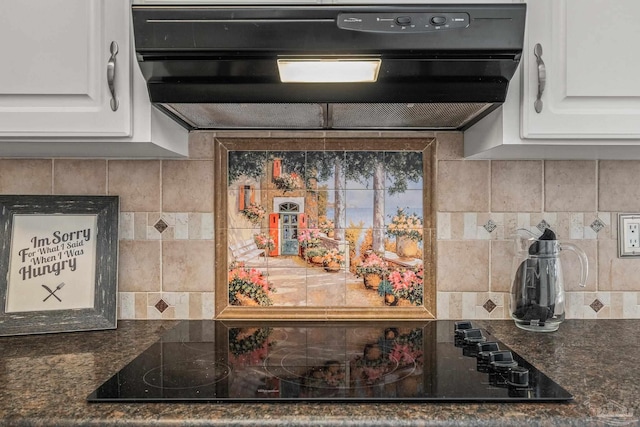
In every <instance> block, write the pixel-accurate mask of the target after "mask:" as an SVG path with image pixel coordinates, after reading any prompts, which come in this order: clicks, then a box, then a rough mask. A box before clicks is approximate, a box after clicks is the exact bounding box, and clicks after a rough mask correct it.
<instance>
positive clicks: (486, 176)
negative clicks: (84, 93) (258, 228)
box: [0, 132, 640, 319]
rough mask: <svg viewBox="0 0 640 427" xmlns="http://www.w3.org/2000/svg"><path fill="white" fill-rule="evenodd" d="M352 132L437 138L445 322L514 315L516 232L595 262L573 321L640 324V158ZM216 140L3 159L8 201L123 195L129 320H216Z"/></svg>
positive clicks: (570, 312) (571, 264) (0, 166)
mask: <svg viewBox="0 0 640 427" xmlns="http://www.w3.org/2000/svg"><path fill="white" fill-rule="evenodd" d="M312 134H313V135H312V136H313V137H315V138H318V137H323V136H324V133H322V135H320V134H319V133H318V132H315V133H312ZM327 134H329V133H327ZM342 134H344V135H342ZM342 134H340V133H332V134H331V136H332V137H336V136H337V137H341V136H344V137H354V136H355V137H366V138H372V139H375V138H380V137H393V138H398V137H419V138H424V137H425V136H435V137H436V139H437V159H438V160H437V166H436V167H437V179H436V206H437V218H436V226H437V247H436V261H437V269H436V274H437V275H436V286H437V311H436V315H437V317H438V318H442V319H449V318H451V319H457V318H470V319H473V318H500V319H501V318H508V296H509V287H510V282H511V275H512V272H511V269H512V266H511V263H512V250H513V248H512V246H513V243H512V241H511V239H510V236H511V235H512V234H513V232H514V231H515V230H516V229H517V228H529V229H531V230H537V229H542V228H544V227H545V226H549V227H551V228H552V229H553V230H554V231H555V232H556V234H557V235H558V238H559V239H561V240H565V241H568V242H571V243H573V244H575V245H577V246H579V247H580V248H582V249H583V250H584V251H585V252H586V254H587V257H588V260H589V278H588V280H587V284H586V287H585V288H579V287H578V286H577V276H578V270H579V265H578V261H577V259H576V258H575V257H573V256H572V254H571V253H566V254H565V253H563V255H562V256H563V261H562V262H563V265H564V268H565V283H566V284H567V294H566V303H567V304H566V313H567V317H568V318H638V317H640V275H638V274H637V272H638V271H640V258H638V259H635V258H633V259H620V258H618V257H617V214H618V213H622V212H640V186H638V185H629V183H632V182H634V180H635V179H636V177H637V171H638V170H639V169H640V161H612V160H600V161H584V160H580V161H571V160H563V161H542V160H539V161H536V160H522V161H517V160H514V161H504V160H500V161H489V160H464V159H463V157H462V150H463V143H462V141H463V135H462V134H461V133H457V132H451V133H448V132H442V133H435V134H433V133H424V132H421V133H413V132H398V133H394V132H388V133H386V132H385V133H376V132H358V133H350V132H343V133H342ZM235 135H237V136H241V137H243V138H248V137H249V138H250V137H261V138H263V137H265V134H264V132H262V133H258V134H255V135H254V134H252V133H250V132H249V133H245V132H243V133H242V134H235ZM305 135H306V134H305V133H302V132H296V133H295V134H287V133H283V132H281V133H280V134H278V135H274V136H278V137H280V138H285V137H288V136H295V137H296V138H301V137H305ZM217 136H220V135H219V134H218V135H216V134H215V133H192V134H191V136H190V156H189V158H188V159H184V160H105V159H0V193H1V194H76V195H119V196H120V210H121V214H120V254H119V318H121V319H156V318H158V319H159V318H196V319H198V318H211V317H213V316H214V300H215V298H214V296H215V279H214V276H215V274H214V257H215V247H216V242H215V239H214V234H215V232H214V225H213V224H214V192H213V191H212V189H213V188H214V185H213V184H214V176H215V174H214V163H215V162H214V153H213V140H214V138H216V137H217ZM231 136H234V134H229V133H227V134H225V135H224V137H225V138H228V137H231ZM0 155H1V154H0Z"/></svg>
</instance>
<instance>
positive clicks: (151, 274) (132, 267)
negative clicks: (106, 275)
mask: <svg viewBox="0 0 640 427" xmlns="http://www.w3.org/2000/svg"><path fill="white" fill-rule="evenodd" d="M160 260H161V259H160V242H158V241H135V240H121V241H120V254H119V261H118V267H119V268H118V287H119V290H120V291H123V292H148V291H160V271H161V268H160Z"/></svg>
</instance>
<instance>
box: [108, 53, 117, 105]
mask: <svg viewBox="0 0 640 427" xmlns="http://www.w3.org/2000/svg"><path fill="white" fill-rule="evenodd" d="M117 54H118V43H116V42H114V41H113V42H111V57H110V58H109V62H107V84H108V85H109V91H110V92H111V102H110V104H111V110H113V111H116V110H117V109H118V105H119V102H118V97H117V96H116V87H115V79H116V55H117Z"/></svg>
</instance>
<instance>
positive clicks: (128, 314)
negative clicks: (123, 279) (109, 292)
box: [118, 292, 214, 320]
mask: <svg viewBox="0 0 640 427" xmlns="http://www.w3.org/2000/svg"><path fill="white" fill-rule="evenodd" d="M118 296H119V301H118V302H119V306H118V319H122V320H124V319H212V318H213V315H214V293H213V292H120V293H119V294H118Z"/></svg>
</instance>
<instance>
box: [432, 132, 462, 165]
mask: <svg viewBox="0 0 640 427" xmlns="http://www.w3.org/2000/svg"><path fill="white" fill-rule="evenodd" d="M463 135H464V134H463V133H462V132H438V133H437V134H436V140H437V141H438V148H437V151H436V158H437V159H438V160H460V159H462V158H463V157H464V136H463Z"/></svg>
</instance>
